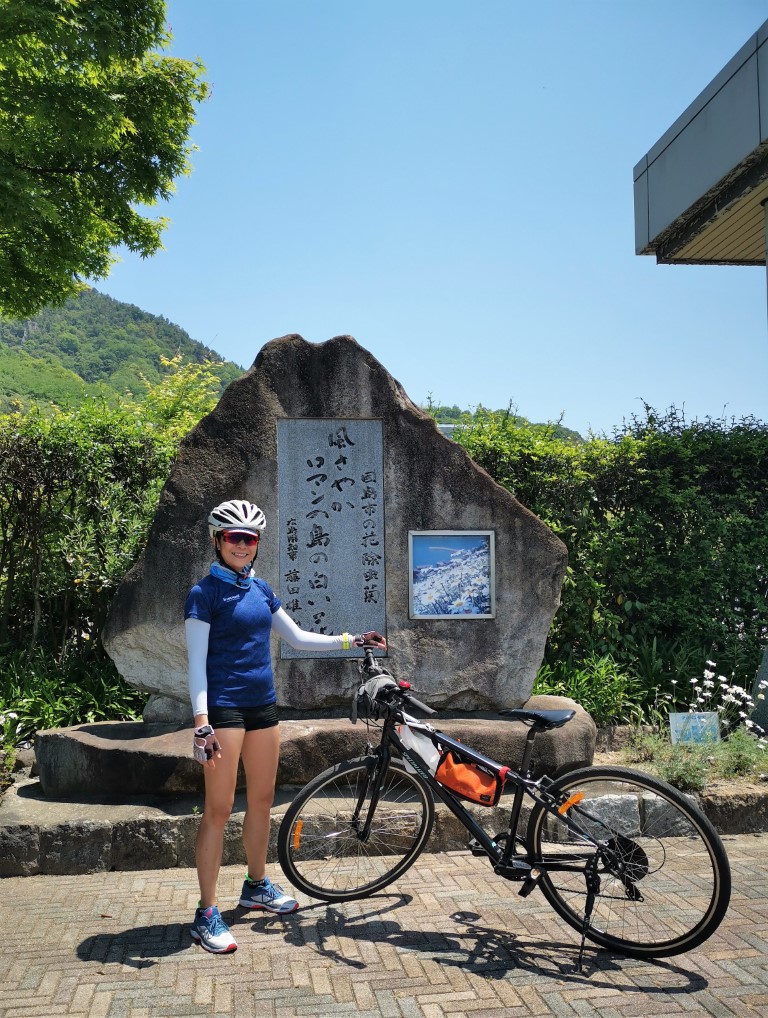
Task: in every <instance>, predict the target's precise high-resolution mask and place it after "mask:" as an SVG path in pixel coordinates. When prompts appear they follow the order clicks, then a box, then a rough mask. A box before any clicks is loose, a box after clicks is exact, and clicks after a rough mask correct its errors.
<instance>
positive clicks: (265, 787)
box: [242, 725, 280, 880]
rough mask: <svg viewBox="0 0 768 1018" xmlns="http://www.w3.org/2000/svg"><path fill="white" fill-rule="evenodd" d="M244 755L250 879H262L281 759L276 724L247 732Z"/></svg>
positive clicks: (244, 831)
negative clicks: (278, 764)
mask: <svg viewBox="0 0 768 1018" xmlns="http://www.w3.org/2000/svg"><path fill="white" fill-rule="evenodd" d="M242 755H243V767H244V768H245V783H246V789H247V799H248V805H247V808H246V811H245V818H244V820H243V845H244V846H245V857H246V859H247V860H248V876H249V877H250V878H251V880H261V879H262V878H263V877H264V876H265V875H266V872H267V848H268V846H269V814H270V810H271V809H272V802H273V800H274V797H275V778H276V776H277V761H278V758H279V756H280V730H279V728H278V727H277V725H275V726H274V727H273V728H262V729H259V730H258V731H255V732H246V734H245V739H244V740H243V748H242Z"/></svg>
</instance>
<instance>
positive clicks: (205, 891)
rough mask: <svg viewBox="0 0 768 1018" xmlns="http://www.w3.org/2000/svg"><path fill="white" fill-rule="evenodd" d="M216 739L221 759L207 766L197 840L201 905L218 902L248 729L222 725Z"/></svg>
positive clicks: (206, 906) (196, 852) (196, 861)
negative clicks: (227, 832)
mask: <svg viewBox="0 0 768 1018" xmlns="http://www.w3.org/2000/svg"><path fill="white" fill-rule="evenodd" d="M216 738H217V739H218V740H219V744H220V745H221V759H220V760H217V761H216V766H215V767H205V768H204V774H205V808H204V810H203V816H202V819H201V821H200V827H199V828H198V831H197V840H196V842H195V865H196V866H197V879H198V881H199V883H200V906H201V908H208V906H209V905H215V904H216V883H217V881H218V879H219V869H220V868H221V857H222V854H223V851H224V827H225V825H226V823H227V820H228V819H229V816H230V813H231V812H232V803H233V802H234V799H235V786H236V784H237V765H238V762H239V760H240V753H241V751H242V748H243V740H244V738H245V729H243V728H219V729H217V731H216Z"/></svg>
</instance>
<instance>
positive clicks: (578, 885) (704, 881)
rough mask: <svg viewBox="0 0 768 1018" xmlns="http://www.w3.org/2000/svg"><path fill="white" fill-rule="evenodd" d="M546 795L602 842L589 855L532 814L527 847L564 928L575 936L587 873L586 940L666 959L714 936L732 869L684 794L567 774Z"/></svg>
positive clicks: (538, 811) (640, 779)
mask: <svg viewBox="0 0 768 1018" xmlns="http://www.w3.org/2000/svg"><path fill="white" fill-rule="evenodd" d="M548 791H549V792H550V793H551V794H552V795H554V796H555V797H556V798H557V799H558V801H560V802H561V803H563V804H564V806H563V808H564V809H565V810H566V813H567V815H568V816H569V817H570V818H571V820H572V821H573V822H574V823H575V824H577V825H578V826H579V827H581V828H582V829H583V830H585V831H586V832H588V833H589V834H590V835H591V836H592V837H593V838H594V839H595V840H596V841H597V842H598V843H599V847H598V849H597V850H596V849H595V848H594V846H592V845H591V844H590V843H589V842H587V841H585V839H584V838H580V837H579V836H578V835H576V834H575V833H574V832H573V831H572V830H570V829H569V828H568V825H567V824H566V822H565V820H564V819H563V817H561V816H558V815H553V814H551V813H548V812H547V811H546V810H545V809H544V808H543V807H542V806H535V807H534V808H533V810H532V812H531V817H530V821H529V824H528V833H527V847H528V851H529V852H530V853H531V855H532V856H533V858H534V859H535V860H542V871H543V872H542V876H541V878H540V881H539V886H540V887H541V890H542V892H543V894H544V897H545V898H546V899H547V901H548V902H549V904H550V905H552V907H553V908H554V909H555V911H556V912H557V913H558V914H559V915H560V916H561V917H562V918H563V919H564V920H565V921H566V922H567V923H569V924H570V925H571V926H573V927H574V928H575V929H577V930H579V932H581V930H582V927H583V925H584V912H585V906H586V902H587V894H588V888H587V874H588V872H589V870H588V866H589V865H591V867H592V870H591V872H592V884H593V890H594V891H595V899H594V908H593V912H592V915H591V917H590V921H589V927H588V929H587V931H586V935H587V937H588V938H589V939H590V940H593V941H595V942H596V943H598V944H600V945H601V946H602V947H606V948H609V949H610V950H613V951H617V952H619V953H622V954H626V955H630V956H633V957H639V958H663V957H669V956H670V955H674V954H681V953H682V952H683V951H690V950H691V949H692V948H694V947H696V946H697V945H699V944H701V943H702V942H703V941H705V940H706V939H707V938H708V937H709V936H711V934H712V933H714V931H715V930H716V929H717V927H718V926H719V925H720V922H721V921H722V919H723V916H724V915H725V912H726V909H727V908H728V902H729V900H730V894H731V873H730V866H729V864H728V857H727V855H726V853H725V849H724V848H723V843H722V841H721V840H720V837H719V835H718V834H717V832H716V831H715V829H714V827H713V826H712V824H711V823H710V822H709V820H707V818H706V817H705V816H704V815H703V813H701V812H700V811H699V809H698V808H697V807H696V806H694V805H693V803H692V802H691V801H689V799H688V798H687V797H686V796H684V795H683V794H682V793H681V792H679V791H678V790H677V789H676V788H673V787H672V786H671V785H668V784H667V783H666V782H664V781H661V780H659V779H657V778H653V777H651V776H650V775H647V774H641V773H638V772H636V771H631V770H627V769H626V768H623V767H590V768H585V769H583V770H579V771H573V772H572V773H571V774H567V775H565V776H564V777H562V778H560V779H559V780H558V781H556V782H555V784H554V785H553V786H552V787H551V788H550V789H548ZM569 801H570V805H568V803H569Z"/></svg>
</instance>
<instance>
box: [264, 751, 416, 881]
mask: <svg viewBox="0 0 768 1018" xmlns="http://www.w3.org/2000/svg"><path fill="white" fill-rule="evenodd" d="M377 760H378V758H377V757H375V756H367V757H358V758H356V759H353V760H345V761H344V762H342V763H339V764H336V765H335V766H333V767H329V768H328V769H327V770H325V771H323V773H322V774H318V776H317V777H316V778H313V779H312V781H310V782H309V783H308V784H307V785H305V787H304V788H303V789H302V790H301V791H300V792H299V794H298V795H297V796H296V798H295V799H294V800H293V802H292V803H291V805H290V806H289V808H288V810H287V812H286V814H285V816H284V817H283V820H282V823H281V824H280V830H279V832H278V836H277V851H278V858H279V860H280V865H281V866H282V868H283V872H284V873H285V875H286V876H287V877H288V879H289V880H290V881H291V882H292V883H293V885H294V886H295V887H296V888H298V889H299V890H300V891H303V892H304V893H305V894H308V895H309V896H310V897H312V898H320V899H321V900H323V901H349V900H351V899H353V898H366V897H368V895H370V894H373V893H374V892H375V891H380V890H381V889H382V888H383V887H386V886H387V885H388V884H391V883H392V882H393V881H394V880H396V879H397V878H398V877H399V876H401V875H402V874H403V873H405V871H406V870H407V869H408V868H409V867H410V866H412V865H413V863H414V862H415V861H416V859H417V858H418V857H419V855H420V854H421V852H422V851H423V849H424V846H425V844H426V842H427V839H428V838H429V835H430V833H431V831H432V824H433V823H434V818H435V804H434V800H433V798H432V793H431V792H430V790H429V788H427V786H426V785H425V784H424V782H422V781H421V780H420V779H419V778H418V777H416V775H414V774H411V773H409V772H408V771H406V770H405V768H404V767H403V765H402V764H401V763H400V762H399V761H398V760H392V761H390V764H389V767H388V768H387V771H386V773H385V774H384V775H383V777H382V779H381V782H380V793H379V800H378V803H377V805H376V809H375V811H374V815H373V820H372V823H371V828H370V834H369V837H368V838H367V840H365V841H362V840H360V838H359V837H358V835H357V833H356V831H355V829H354V826H353V816H354V813H355V810H356V807H357V804H358V802H359V801H360V798H361V796H362V795H363V792H364V789H365V788H366V782H367V781H368V779H369V776H370V775H371V773H372V769H373V768H374V767H375V765H376V762H377ZM364 802H365V804H366V805H367V804H369V803H370V789H368V790H367V792H366V798H365V800H364ZM366 816H367V811H366V809H365V808H364V809H363V810H362V813H361V817H362V820H363V822H364V821H365V818H366Z"/></svg>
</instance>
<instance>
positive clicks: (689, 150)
mask: <svg viewBox="0 0 768 1018" xmlns="http://www.w3.org/2000/svg"><path fill="white" fill-rule="evenodd" d="M761 98H762V103H761ZM761 107H762V108H761ZM634 187H635V250H636V252H637V254H655V255H656V259H657V261H658V262H663V263H668V264H670V263H671V264H688V265H713V264H714V265H765V263H766V254H765V251H766V234H765V210H764V208H763V203H764V202H766V201H768V21H767V22H765V24H763V25H762V26H761V28H760V29H759V30H758V31H757V32H756V33H755V34H754V35H753V36H752V38H751V39H750V40H749V41H748V42H747V43H746V44H745V45H744V46H743V47H742V48H741V49H740V50H739V52H738V53H737V54H736V55H735V56H734V57H733V58H732V59H731V60H730V61H729V62H728V63H727V64H726V66H725V67H724V68H723V69H722V71H720V73H719V74H718V75H717V76H716V77H715V78H714V79H713V80H712V81H711V82H710V84H709V85H708V86H707V87H706V88H705V89H704V91H703V92H702V93H701V94H700V95H699V96H697V98H696V99H695V100H694V101H693V103H691V105H690V106H689V107H688V109H687V110H686V111H685V112H684V113H683V114H682V115H681V116H680V117H679V118H678V119H677V120H676V121H675V123H674V124H673V125H672V126H671V127H670V128H669V130H668V131H666V132H665V133H664V135H663V136H662V137H661V138H660V139H659V141H657V142H656V144H655V145H654V146H653V147H652V148H651V149H650V150H649V152H648V153H647V154H646V155H645V156H644V157H643V158H642V159H641V160H640V162H639V163H638V164H637V166H636V167H635V171H634Z"/></svg>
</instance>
